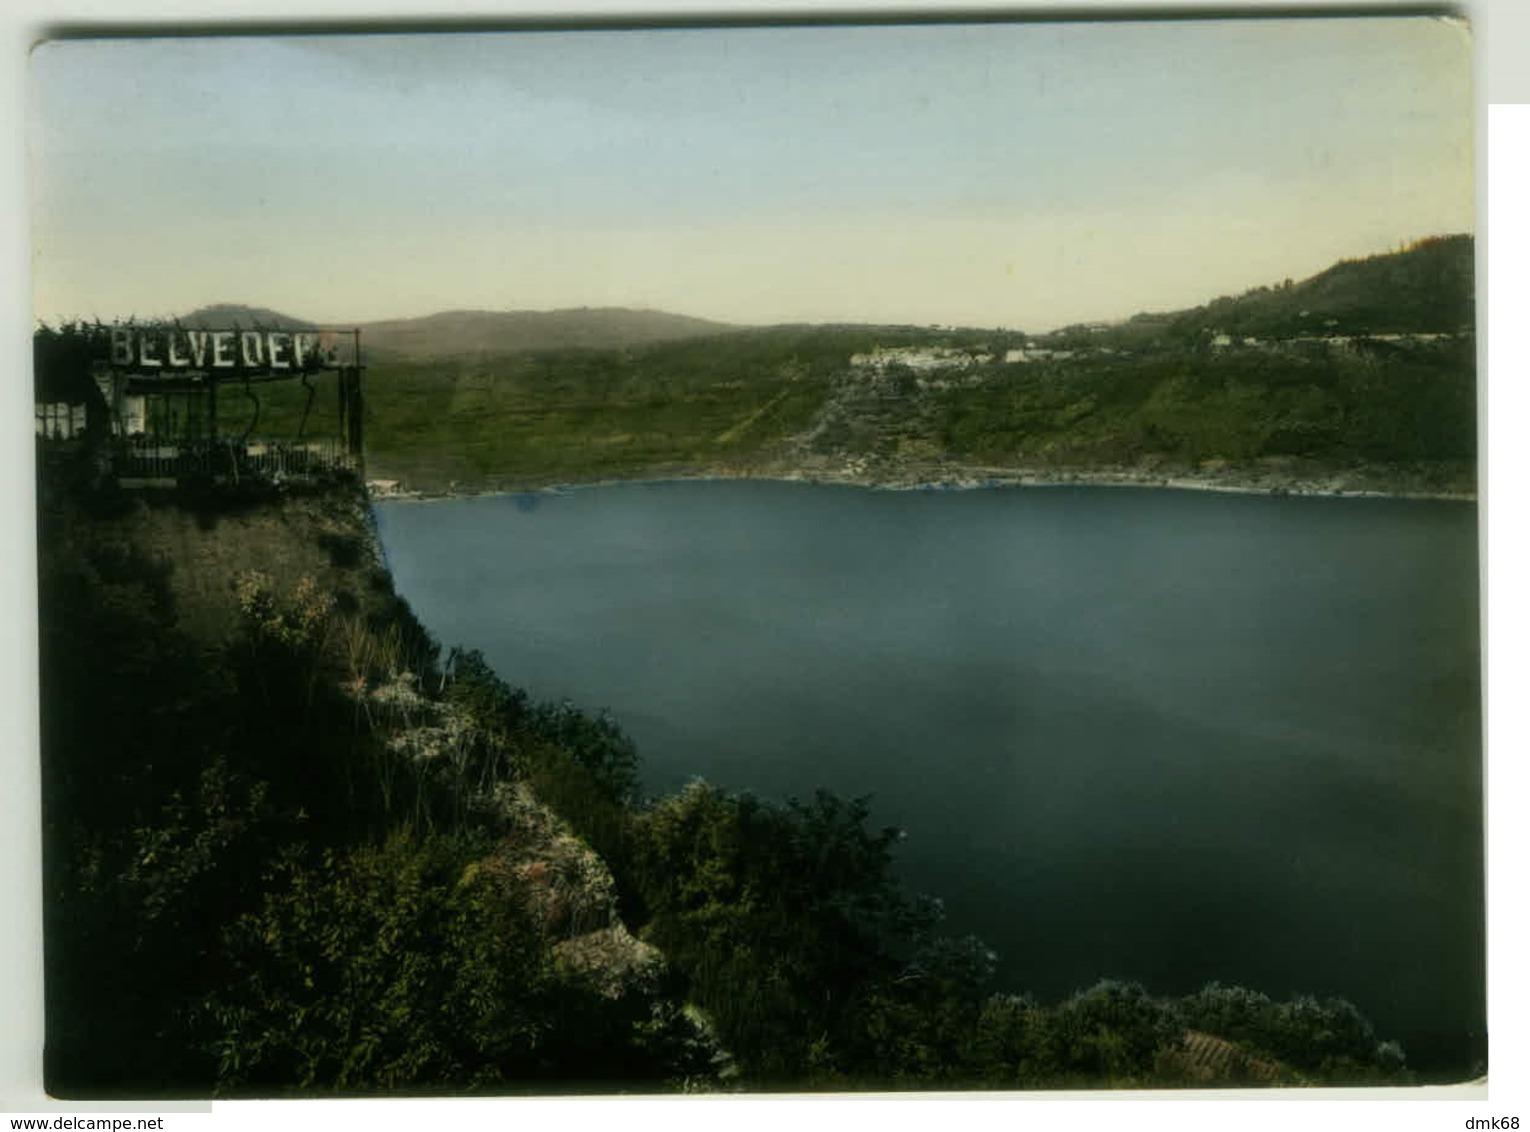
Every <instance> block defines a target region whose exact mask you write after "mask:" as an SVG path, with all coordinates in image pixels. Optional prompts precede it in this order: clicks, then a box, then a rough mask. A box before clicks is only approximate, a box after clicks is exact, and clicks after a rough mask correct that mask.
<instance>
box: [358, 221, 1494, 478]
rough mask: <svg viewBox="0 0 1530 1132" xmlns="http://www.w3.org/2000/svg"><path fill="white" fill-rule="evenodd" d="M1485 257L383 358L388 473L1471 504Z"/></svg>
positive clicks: (1451, 244) (375, 393) (379, 369)
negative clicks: (983, 308) (1046, 314)
mask: <svg viewBox="0 0 1530 1132" xmlns="http://www.w3.org/2000/svg"><path fill="white" fill-rule="evenodd" d="M1473 254H1474V253H1473V241H1472V238H1471V237H1470V236H1453V237H1444V238H1438V239H1432V240H1424V241H1420V242H1418V243H1416V244H1414V245H1410V246H1408V247H1406V248H1401V249H1399V250H1396V251H1394V252H1391V253H1388V254H1385V255H1378V256H1372V257H1368V258H1365V259H1359V260H1352V261H1346V262H1343V263H1339V264H1336V265H1334V266H1333V267H1331V268H1329V269H1328V270H1326V271H1324V272H1321V273H1319V274H1318V275H1316V276H1313V277H1312V278H1310V279H1307V280H1303V281H1300V282H1293V281H1291V280H1285V281H1282V282H1279V283H1275V284H1273V285H1270V286H1261V287H1256V288H1254V289H1252V290H1250V291H1248V292H1246V293H1244V294H1242V295H1236V296H1225V297H1223V298H1219V299H1216V300H1214V301H1211V302H1209V303H1206V304H1204V305H1202V306H1200V307H1196V308H1193V309H1190V310H1184V311H1174V312H1168V313H1162V314H1142V315H1138V316H1136V317H1133V318H1131V319H1127V320H1125V321H1121V322H1114V323H1100V324H1091V325H1086V326H1072V327H1065V328H1062V329H1059V330H1055V331H1051V332H1048V333H1045V334H1028V333H1026V332H1024V331H1022V330H1019V329H1012V328H1011V329H959V328H949V327H948V328H940V327H929V326H874V325H844V326H833V325H811V326H809V325H804V326H773V327H761V328H752V329H737V330H733V331H730V332H727V333H721V334H711V335H701V336H693V337H688V338H684V339H681V340H675V341H666V342H651V343H634V344H631V345H628V346H624V347H620V348H614V347H613V348H585V349H562V350H526V351H521V352H515V353H510V352H504V353H494V352H484V351H480V352H477V353H467V352H452V351H451V350H450V349H449V348H448V344H447V343H445V342H444V341H443V343H442V344H441V345H440V346H439V347H438V349H439V350H440V351H441V352H438V353H435V354H430V353H424V352H419V353H417V354H415V355H414V356H411V357H409V358H407V359H404V358H401V357H397V356H392V355H388V354H387V353H386V352H380V353H379V354H378V356H376V357H375V358H373V359H372V360H371V364H370V368H369V371H368V422H367V427H368V436H369V451H370V458H371V468H372V470H373V473H374V474H375V475H377V476H379V477H385V478H389V479H396V480H398V481H400V482H401V484H402V485H403V486H404V487H406V488H412V489H416V490H421V491H426V492H432V491H483V490H504V489H518V488H524V487H529V486H538V485H545V484H552V483H563V482H575V481H596V480H607V479H624V478H625V479H640V478H655V477H667V476H686V475H724V476H733V475H746V476H772V477H779V476H787V477H794V478H795V477H807V478H823V479H835V480H845V481H849V482H857V483H865V484H873V485H884V486H915V485H922V484H943V485H973V484H980V483H984V482H987V481H988V480H997V481H1000V482H1003V481H1004V480H1005V479H1006V478H1013V477H1016V476H1022V475H1023V476H1028V477H1033V478H1040V479H1044V480H1047V479H1050V480H1066V479H1069V478H1076V477H1086V478H1087V477H1095V478H1106V479H1112V478H1114V479H1118V480H1122V481H1125V482H1162V481H1163V480H1166V479H1174V480H1181V481H1194V482H1200V483H1203V484H1207V485H1223V486H1233V487H1254V488H1261V489H1265V490H1366V491H1381V492H1391V493H1424V494H1448V495H1470V494H1471V493H1472V492H1473V491H1474V490H1475V484H1476V475H1475V472H1476V468H1475V465H1476V420H1477V398H1476V340H1475V335H1474V332H1473V326H1474V313H1473V312H1474V302H1473V277H1474V273H1473Z"/></svg>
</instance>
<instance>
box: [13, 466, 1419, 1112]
mask: <svg viewBox="0 0 1530 1132" xmlns="http://www.w3.org/2000/svg"><path fill="white" fill-rule="evenodd" d="M39 543H40V555H41V561H40V573H39V577H40V579H41V583H40V584H41V594H40V602H41V604H40V612H41V621H40V632H41V680H42V696H43V702H42V708H43V713H42V737H43V751H42V757H43V772H44V773H43V780H44V799H43V801H44V826H45V878H44V880H45V888H46V916H47V920H46V925H45V927H46V961H47V1085H48V1088H49V1089H50V1091H52V1092H54V1093H55V1094H59V1095H64V1096H73V1097H85V1096H109V1097H131V1096H178V1095H186V1096H204V1095H220V1096H251V1095H253V1096H273V1095H290V1094H372V1093H424V1094H431V1093H440V1092H450V1093H460V1092H542V1093H545V1092H558V1091H565V1090H578V1091H599V1092H619V1091H674V1090H738V1089H747V1090H766V1089H779V1088H791V1089H802V1088H809V1089H836V1090H846V1089H868V1088H876V1089H899V1088H915V1087H917V1088H970V1087H984V1088H1000V1089H1007V1088H1055V1087H1064V1086H1071V1087H1107V1086H1114V1087H1132V1086H1149V1085H1151V1086H1160V1087H1162V1086H1193V1085H1202V1084H1211V1083H1216V1084H1229V1083H1247V1084H1304V1083H1330V1082H1354V1083H1379V1082H1387V1083H1401V1082H1407V1081H1410V1080H1411V1079H1412V1078H1411V1076H1410V1074H1409V1072H1408V1071H1407V1069H1406V1067H1405V1064H1404V1059H1403V1054H1402V1051H1401V1050H1399V1049H1398V1048H1397V1047H1396V1046H1395V1045H1394V1044H1392V1043H1389V1042H1385V1041H1382V1040H1379V1037H1378V1035H1376V1034H1375V1033H1374V1032H1373V1031H1372V1029H1371V1027H1370V1025H1369V1024H1368V1023H1367V1022H1366V1021H1365V1019H1364V1018H1362V1017H1361V1016H1360V1014H1359V1013H1358V1012H1357V1011H1356V1010H1355V1009H1354V1007H1353V1006H1351V1005H1349V1004H1348V1003H1346V1002H1344V1001H1342V1000H1339V999H1331V998H1325V999H1318V998H1311V997H1306V998H1296V999H1292V1000H1288V1001H1274V1000H1271V999H1270V998H1267V997H1265V996H1264V995H1262V994H1260V993H1258V992H1257V991H1254V990H1248V989H1243V988H1235V987H1226V986H1216V985H1212V986H1208V987H1205V988H1203V989H1202V990H1200V991H1198V992H1196V993H1193V994H1189V995H1181V996H1177V997H1171V996H1165V995H1161V994H1155V993H1151V991H1150V990H1149V989H1145V988H1142V987H1140V986H1136V985H1133V984H1126V983H1119V982H1112V981H1108V976H1109V974H1110V972H1101V976H1102V977H1106V981H1102V982H1100V983H1099V984H1098V985H1095V986H1092V987H1087V988H1080V990H1079V992H1078V993H1077V994H1076V995H1074V996H1072V997H1070V998H1068V999H1066V1000H1064V1001H1062V1002H1040V1001H1037V1000H1035V999H1033V998H1031V997H1029V996H1027V995H1026V994H1025V993H1024V988H1023V987H1000V986H996V985H995V983H994V979H993V974H992V971H993V958H994V957H993V955H992V954H991V952H990V951H989V950H988V948H987V947H986V946H985V945H984V944H983V943H982V942H981V941H979V940H975V939H971V938H953V937H951V936H949V935H947V934H945V933H944V932H943V931H942V926H941V923H940V917H939V913H938V902H936V901H934V900H932V899H928V898H924V897H919V896H916V895H913V894H910V893H907V892H905V891H903V890H902V889H901V888H900V886H899V885H898V884H897V883H896V882H895V881H894V879H893V877H892V864H893V861H894V854H895V852H896V847H897V844H898V834H897V831H895V830H880V829H875V828H872V827H871V826H870V825H869V824H868V807H867V804H866V803H865V801H864V800H855V799H846V798H840V797H836V796H833V795H829V794H819V795H817V796H815V797H813V798H811V799H802V800H792V801H779V800H771V799H763V798H756V797H752V796H748V795H736V794H732V793H729V792H727V791H725V790H722V789H719V788H717V787H714V786H710V785H707V784H705V783H701V782H697V783H694V784H692V785H691V786H690V787H688V788H686V789H685V790H684V791H682V792H681V793H679V794H678V795H674V796H670V797H663V798H646V797H643V796H642V795H641V792H640V790H639V788H638V781H639V776H638V766H639V764H638V761H637V760H638V753H637V751H636V750H635V749H634V747H633V745H632V744H631V742H630V741H629V740H628V739H627V738H626V736H625V735H624V734H623V733H622V731H621V729H620V727H619V724H618V722H617V721H614V720H611V719H609V718H607V717H604V716H601V715H598V714H591V713H589V712H586V711H582V710H580V709H578V708H576V707H573V706H571V705H566V704H546V703H538V702H535V701H533V700H531V699H530V698H529V697H528V696H527V695H526V694H525V693H524V692H521V691H519V690H517V689H515V688H513V687H512V686H510V685H509V684H507V683H506V682H505V681H503V680H502V679H501V678H500V677H499V676H498V675H497V674H495V673H494V672H492V671H491V670H490V669H489V668H488V666H487V665H486V664H485V663H484V662H483V660H482V658H481V657H480V656H478V655H477V654H472V653H466V654H464V653H461V652H458V651H456V650H450V649H448V650H445V651H444V652H443V651H442V649H441V648H440V647H439V646H438V645H437V643H436V642H435V641H434V640H433V639H432V638H431V637H430V635H429V633H428V632H427V631H426V630H425V629H424V628H423V627H422V626H421V625H420V624H419V623H418V621H417V620H416V619H415V618H414V616H413V615H412V613H411V612H410V611H409V609H408V607H407V605H406V604H405V603H404V602H403V601H402V600H401V599H400V598H399V597H398V596H397V595H396V594H395V593H394V591H393V588H392V583H391V579H390V578H389V575H388V573H387V570H386V568H385V566H384V564H383V563H382V561H381V558H380V553H379V550H378V547H377V544H376V540H375V536H374V534H373V532H372V530H371V527H370V523H369V514H368V511H367V504H366V499H365V496H364V493H363V492H362V490H361V488H360V486H359V485H358V484H356V483H354V482H352V481H349V480H345V479H341V480H338V481H337V482H335V483H333V484H330V485H328V486H322V487H307V488H297V487H291V488H287V489H285V490H278V489H276V488H274V487H271V486H269V485H246V486H245V487H243V488H241V489H237V490H236V489H231V488H225V489H222V490H219V491H217V492H213V491H203V492H198V491H196V490H193V489H191V488H183V489H180V490H177V491H165V492H147V493H143V492H141V493H116V492H113V491H112V490H110V489H109V488H108V489H103V490H97V491H91V492H82V491H76V490H73V489H70V488H68V486H67V484H66V482H65V481H63V480H53V481H45V483H44V492H43V495H42V498H41V500H40V504H39ZM1028 914H1035V915H1044V914H1045V909H1033V910H1030V911H1029V913H1028Z"/></svg>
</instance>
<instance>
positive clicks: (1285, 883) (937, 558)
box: [376, 482, 1484, 1073]
mask: <svg viewBox="0 0 1530 1132" xmlns="http://www.w3.org/2000/svg"><path fill="white" fill-rule="evenodd" d="M376 511H377V516H378V521H379V527H380V530H381V534H382V538H383V543H384V546H385V548H386V551H387V554H388V558H389V564H390V566H391V568H392V571H393V575H394V579H395V582H396V584H397V586H398V588H399V590H400V592H401V593H402V594H403V595H404V596H405V597H406V598H407V599H408V601H409V602H410V603H411V605H412V606H413V607H414V609H415V611H416V612H417V613H418V614H419V616H420V617H421V619H422V620H423V621H424V623H425V624H426V625H427V626H428V627H429V628H430V629H431V631H432V632H433V633H435V635H436V636H437V637H438V638H439V639H440V640H441V641H442V643H443V645H459V646H464V647H469V648H477V649H481V650H482V651H483V653H484V654H485V656H486V657H487V658H488V659H489V661H490V662H491V663H492V664H493V665H494V667H495V668H496V669H497V670H498V671H499V672H500V674H501V675H502V676H503V677H504V678H505V679H506V680H508V681H509V682H511V683H512V684H517V685H520V686H522V687H525V688H526V689H528V690H529V691H530V692H531V693H532V694H533V695H535V696H538V697H541V698H559V699H561V698H568V699H571V700H573V701H574V702H576V703H578V704H580V705H581V706H585V707H588V708H592V709H595V708H608V709H610V711H611V712H612V713H613V714H614V715H615V716H616V718H617V719H618V720H619V721H620V722H621V723H622V725H623V726H624V727H625V729H626V730H627V731H628V733H629V734H631V735H632V737H633V738H634V739H635V740H636V742H637V744H638V748H639V752H640V754H641V756H642V759H643V768H644V781H645V786H646V787H647V788H648V789H649V790H651V791H653V792H655V793H660V792H668V791H672V790H674V789H676V788H678V787H679V786H681V785H683V784H684V783H685V782H686V781H688V780H689V779H691V778H693V777H704V778H706V779H708V780H709V781H711V782H714V783H717V784H719V785H722V786H726V787H729V788H734V789H739V790H744V789H747V790H752V791H755V792H756V793H759V794H762V795H766V796H770V797H776V798H783V797H787V796H794V795H795V796H799V797H805V796H807V795H809V794H811V792H812V791H813V790H814V789H815V788H817V787H820V786H822V787H827V788H829V789H832V790H835V791H837V792H840V793H842V794H846V795H870V797H871V800H872V807H873V817H874V820H875V822H876V823H877V824H878V825H883V824H886V825H897V826H900V827H902V828H903V829H904V830H906V832H907V840H906V841H905V842H904V843H903V844H902V845H901V846H900V854H899V868H900V872H901V875H902V876H903V877H904V878H905V880H906V881H907V883H908V884H909V886H910V887H912V888H914V889H916V890H919V891H922V892H927V893H931V894H934V895H937V896H939V897H940V898H942V900H943V901H944V904H945V907H946V911H947V928H948V929H949V930H950V931H952V932H958V933H967V932H971V933H974V934H977V935H979V936H981V937H982V938H983V939H985V940H986V941H987V942H988V943H989V944H990V945H991V946H992V947H993V948H994V949H995V950H996V951H998V952H999V954H1000V956H1001V969H1000V978H999V982H1000V984H1001V985H1003V986H1004V987H1005V988H1006V989H1014V990H1027V991H1030V992H1032V993H1035V994H1037V995H1038V996H1040V997H1042V998H1045V999H1052V998H1057V997H1061V996H1063V995H1066V994H1068V993H1071V992H1072V991H1073V990H1075V989H1078V988H1080V987H1084V986H1087V985H1089V984H1091V983H1093V982H1094V981H1096V980H1097V979H1098V978H1100V977H1104V976H1109V977H1115V978H1123V979H1132V980H1137V981H1140V982H1142V983H1143V984H1144V985H1145V986H1147V987H1148V989H1149V990H1151V991H1155V992H1160V993H1184V992H1188V991H1190V990H1194V989H1196V988H1198V987H1200V986H1201V985H1203V984H1205V983H1207V982H1209V981H1212V980H1219V981H1222V982H1230V983H1240V984H1244V985H1247V986H1251V987H1254V988H1257V989H1259V990H1262V991H1264V992H1266V993H1268V994H1270V995H1272V996H1273V997H1277V998H1284V997H1288V996H1290V995H1292V994H1297V993H1314V994H1337V995H1342V996H1344V997H1347V998H1349V999H1351V1000H1352V1001H1354V1002H1355V1003H1356V1004H1357V1005H1359V1006H1360V1007H1361V1009H1362V1010H1364V1011H1365V1013H1366V1014H1367V1015H1368V1016H1369V1017H1370V1018H1371V1019H1372V1020H1373V1021H1374V1022H1375V1023H1376V1024H1377V1029H1378V1031H1380V1032H1381V1034H1382V1036H1384V1037H1397V1038H1399V1039H1400V1040H1402V1041H1403V1042H1404V1045H1405V1046H1406V1047H1407V1049H1408V1051H1409V1054H1410V1060H1411V1061H1413V1062H1414V1063H1415V1064H1416V1065H1418V1066H1419V1067H1420V1068H1424V1069H1430V1068H1435V1069H1438V1070H1439V1071H1440V1072H1447V1073H1464V1072H1466V1071H1468V1070H1469V1069H1470V1068H1471V1067H1472V1066H1473V1063H1474V1062H1475V1061H1476V1060H1477V1059H1478V1058H1479V1057H1481V1056H1482V1049H1483V1027H1484V1022H1483V1018H1484V1003H1483V996H1484V990H1483V984H1484V969H1483V956H1482V951H1483V928H1482V920H1483V912H1482V900H1483V895H1482V892H1483V890H1482V795H1481V790H1482V776H1481V758H1480V707H1479V703H1480V691H1479V677H1478V663H1479V662H1478V658H1479V652H1478V625H1477V527H1476V509H1475V507H1474V506H1473V505H1471V504H1464V503H1451V502H1428V501H1408V500H1382V499H1307V498H1272V497H1264V496H1251V495H1218V494H1211V493H1201V492H1176V491H1158V490H1140V489H1110V488H1063V487H1057V488H1043V489H1020V488H1003V489H991V490H981V491H964V492H877V491H867V490H862V489H857V488H849V487H833V486H814V485H806V484H784V483H764V482H684V483H661V484H627V485H618V486H608V487H595V488H585V489H580V490H576V491H571V492H568V493H565V494H548V493H539V494H537V495H528V496H521V497H485V498H479V499H466V500H443V501H434V502H428V503H420V502H392V503H380V504H378V505H377V507H376Z"/></svg>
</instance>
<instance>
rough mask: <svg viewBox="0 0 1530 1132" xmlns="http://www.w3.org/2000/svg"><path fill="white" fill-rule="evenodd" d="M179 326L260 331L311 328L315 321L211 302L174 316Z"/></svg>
mask: <svg viewBox="0 0 1530 1132" xmlns="http://www.w3.org/2000/svg"><path fill="white" fill-rule="evenodd" d="M176 321H178V322H179V323H180V324H181V325H182V326H187V327H191V328H192V329H194V330H212V329H223V328H227V327H250V328H254V327H259V328H260V329H262V330H313V329H315V328H316V327H317V325H318V324H317V323H313V322H309V321H307V320H306V319H301V318H294V317H292V316H291V315H290V314H282V313H281V311H274V310H270V309H269V308H267V307H251V306H245V305H244V304H242V303H213V304H212V305H211V306H206V307H198V308H197V309H196V310H194V311H192V312H191V313H190V314H186V315H182V316H181V317H180V318H179V319H177V320H176Z"/></svg>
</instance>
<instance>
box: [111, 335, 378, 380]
mask: <svg viewBox="0 0 1530 1132" xmlns="http://www.w3.org/2000/svg"><path fill="white" fill-rule="evenodd" d="M109 343H110V350H109V358H110V367H111V368H112V369H114V370H119V371H124V372H129V373H140V374H163V375H166V376H168V375H170V374H172V373H174V372H175V371H178V370H179V371H200V372H205V371H208V370H212V371H214V372H220V371H221V372H223V373H225V374H227V375H228V376H234V375H237V374H257V373H301V372H313V371H314V370H321V369H338V368H340V367H341V366H342V365H345V364H349V363H350V361H351V360H352V359H345V360H342V358H341V351H340V349H339V348H338V347H339V343H340V339H339V338H338V337H337V336H336V335H334V334H332V333H331V334H326V333H322V332H320V331H313V330H183V329H181V328H180V327H163V326H160V327H135V326H114V327H112V328H111V337H110V340H109ZM346 353H349V351H346Z"/></svg>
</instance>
